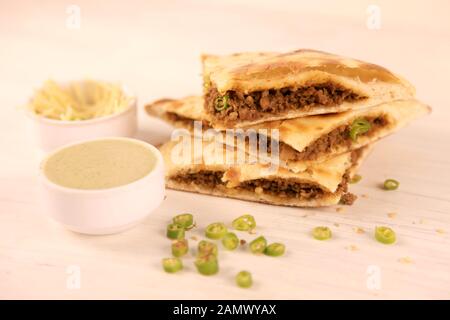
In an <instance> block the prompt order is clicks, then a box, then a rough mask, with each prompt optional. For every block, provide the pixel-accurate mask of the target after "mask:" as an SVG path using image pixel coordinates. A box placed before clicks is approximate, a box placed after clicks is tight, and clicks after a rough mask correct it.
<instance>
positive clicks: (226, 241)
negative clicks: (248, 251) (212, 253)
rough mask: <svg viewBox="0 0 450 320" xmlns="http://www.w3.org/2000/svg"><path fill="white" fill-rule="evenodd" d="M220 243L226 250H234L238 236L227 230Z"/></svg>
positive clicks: (237, 244)
mask: <svg viewBox="0 0 450 320" xmlns="http://www.w3.org/2000/svg"><path fill="white" fill-rule="evenodd" d="M222 244H223V246H224V247H225V249H227V250H234V249H236V248H237V247H238V246H239V238H238V237H237V236H236V234H235V233H233V232H228V233H227V234H226V235H225V236H224V237H223V238H222Z"/></svg>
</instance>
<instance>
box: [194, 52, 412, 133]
mask: <svg viewBox="0 0 450 320" xmlns="http://www.w3.org/2000/svg"><path fill="white" fill-rule="evenodd" d="M202 61H203V78H204V87H205V90H204V91H205V112H206V113H207V115H208V118H209V120H210V121H211V123H212V124H213V126H214V127H215V128H218V129H223V128H233V127H245V126H248V125H252V124H256V123H261V122H265V121H273V120H281V119H291V118H297V117H304V116H308V115H315V114H325V113H333V112H342V111H347V110H356V109H361V108H367V107H370V106H374V105H377V104H380V103H383V102H387V101H392V100H401V99H403V100H406V99H412V98H413V97H414V94H415V89H414V87H413V86H412V85H411V84H410V83H409V82H407V81H406V80H405V79H403V78H402V77H400V76H398V75H396V74H394V73H392V72H391V71H389V70H387V69H385V68H383V67H380V66H378V65H375V64H371V63H367V62H364V61H360V60H356V59H352V58H347V57H343V56H338V55H334V54H331V53H326V52H321V51H316V50H308V49H302V50H297V51H293V52H289V53H281V54H280V53H242V54H234V55H228V56H215V55H203V56H202Z"/></svg>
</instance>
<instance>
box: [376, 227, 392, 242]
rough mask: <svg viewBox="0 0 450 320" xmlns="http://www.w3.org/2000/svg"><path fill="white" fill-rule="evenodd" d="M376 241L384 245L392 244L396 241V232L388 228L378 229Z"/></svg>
mask: <svg viewBox="0 0 450 320" xmlns="http://www.w3.org/2000/svg"><path fill="white" fill-rule="evenodd" d="M375 239H377V240H378V241H379V242H381V243H384V244H392V243H394V242H395V240H396V236H395V232H394V230H392V229H391V228H388V227H376V228H375Z"/></svg>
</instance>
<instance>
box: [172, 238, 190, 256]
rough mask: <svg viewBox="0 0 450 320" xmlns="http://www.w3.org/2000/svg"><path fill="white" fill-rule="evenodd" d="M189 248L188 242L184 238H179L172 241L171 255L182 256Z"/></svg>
mask: <svg viewBox="0 0 450 320" xmlns="http://www.w3.org/2000/svg"><path fill="white" fill-rule="evenodd" d="M188 250H189V244H188V241H187V240H186V239H179V240H175V241H174V242H172V255H173V256H174V257H181V256H184V255H185V254H186V253H187V252H188Z"/></svg>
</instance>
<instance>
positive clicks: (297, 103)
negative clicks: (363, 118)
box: [205, 82, 365, 123]
mask: <svg viewBox="0 0 450 320" xmlns="http://www.w3.org/2000/svg"><path fill="white" fill-rule="evenodd" d="M226 96H227V97H228V107H227V108H225V109H224V110H221V111H218V110H216V108H215V107H216V100H217V98H220V97H221V96H220V94H219V92H218V91H217V89H216V88H211V89H210V90H209V91H208V92H207V93H206V95H205V110H206V111H207V112H208V113H210V114H212V115H214V117H215V118H216V119H219V120H223V121H224V122H229V123H233V122H235V121H236V120H241V121H249V120H250V121H251V120H255V119H261V118H263V117H264V116H266V115H279V114H283V113H285V112H287V111H290V110H299V109H302V110H304V111H308V110H310V109H311V108H313V107H315V106H319V105H320V106H335V105H339V104H341V103H342V102H344V101H348V102H351V101H356V100H360V99H364V98H365V97H362V96H360V95H358V94H356V93H354V92H353V91H352V90H349V89H346V88H344V87H342V86H340V85H337V84H335V83H332V82H325V83H321V84H316V85H313V86H305V87H300V88H291V87H288V88H282V89H271V90H264V91H254V92H250V93H248V94H244V93H242V92H239V91H228V92H227V93H226Z"/></svg>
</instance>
